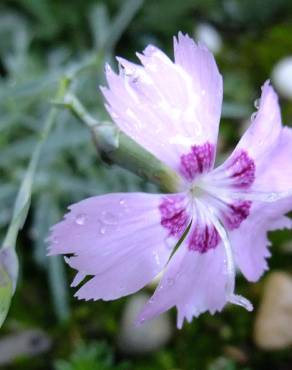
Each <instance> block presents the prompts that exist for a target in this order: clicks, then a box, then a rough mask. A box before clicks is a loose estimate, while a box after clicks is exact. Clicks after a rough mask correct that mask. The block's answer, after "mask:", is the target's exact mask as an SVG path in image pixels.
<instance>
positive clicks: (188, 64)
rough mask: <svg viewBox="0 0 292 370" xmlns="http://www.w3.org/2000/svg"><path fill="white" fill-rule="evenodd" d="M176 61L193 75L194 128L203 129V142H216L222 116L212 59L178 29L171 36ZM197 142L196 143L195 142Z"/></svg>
mask: <svg viewBox="0 0 292 370" xmlns="http://www.w3.org/2000/svg"><path fill="white" fill-rule="evenodd" d="M174 56H175V63H176V64H178V65H179V66H181V67H182V68H183V69H184V70H185V71H186V72H187V73H188V74H189V75H190V76H191V78H192V82H193V88H194V91H195V92H196V95H197V99H198V101H199V106H198V108H197V110H196V124H197V126H196V130H197V129H198V128H200V129H202V130H203V131H204V135H206V136H205V138H206V141H208V142H210V143H212V144H216V142H217V135H218V128H219V122H220V116H221V105H222V96H223V82H222V76H221V75H220V73H219V71H218V68H217V65H216V62H215V59H214V57H213V55H212V54H211V53H210V52H209V50H208V49H207V48H206V47H205V46H204V45H202V44H198V45H197V44H196V43H195V42H194V40H193V39H191V38H190V37H189V36H188V35H183V34H182V33H181V32H180V33H179V34H178V38H177V39H176V38H174ZM196 144H197V143H196Z"/></svg>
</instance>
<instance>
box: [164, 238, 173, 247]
mask: <svg viewBox="0 0 292 370" xmlns="http://www.w3.org/2000/svg"><path fill="white" fill-rule="evenodd" d="M164 242H165V245H166V247H167V248H168V249H172V248H173V247H174V245H175V244H174V242H173V239H172V238H171V237H169V236H167V237H166V238H165V239H164Z"/></svg>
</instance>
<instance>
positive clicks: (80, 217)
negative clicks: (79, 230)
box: [75, 213, 86, 226]
mask: <svg viewBox="0 0 292 370" xmlns="http://www.w3.org/2000/svg"><path fill="white" fill-rule="evenodd" d="M85 221H86V215H85V214H84V213H80V214H79V215H77V216H76V218H75V223H76V224H77V225H79V226H82V225H84V224H85Z"/></svg>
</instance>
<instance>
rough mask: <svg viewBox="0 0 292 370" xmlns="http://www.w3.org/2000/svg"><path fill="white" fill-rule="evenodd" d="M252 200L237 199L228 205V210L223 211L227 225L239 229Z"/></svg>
mask: <svg viewBox="0 0 292 370" xmlns="http://www.w3.org/2000/svg"><path fill="white" fill-rule="evenodd" d="M251 204H252V202H250V201H241V200H239V201H236V202H234V203H233V204H229V205H228V211H225V212H224V213H223V220H224V223H225V225H226V226H227V227H228V228H229V229H230V230H234V229H237V228H238V227H239V226H240V224H241V223H242V221H243V220H245V219H246V218H247V217H248V215H249V211H250V207H251Z"/></svg>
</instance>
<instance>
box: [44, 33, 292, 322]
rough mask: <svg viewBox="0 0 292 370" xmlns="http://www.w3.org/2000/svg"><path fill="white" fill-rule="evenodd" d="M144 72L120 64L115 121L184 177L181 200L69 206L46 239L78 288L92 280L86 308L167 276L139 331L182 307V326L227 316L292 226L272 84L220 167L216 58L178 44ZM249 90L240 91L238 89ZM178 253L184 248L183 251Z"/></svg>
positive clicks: (288, 173)
mask: <svg viewBox="0 0 292 370" xmlns="http://www.w3.org/2000/svg"><path fill="white" fill-rule="evenodd" d="M137 55H138V58H139V59H140V61H141V63H142V65H137V64H134V63H131V62H128V61H126V60H124V59H122V58H118V61H119V64H120V72H119V74H115V73H114V72H113V71H112V70H111V69H110V68H109V67H108V66H107V67H106V77H107V82H108V88H102V92H103V94H104V96H105V98H106V100H107V105H106V107H107V109H108V112H109V114H110V115H111V117H112V119H113V121H114V122H115V123H116V124H117V126H118V127H119V128H120V130H122V131H123V132H124V133H125V134H126V135H128V136H129V137H131V138H132V139H133V140H135V141H136V142H137V143H139V144H140V145H141V146H143V147H144V148H145V149H147V150H148V151H149V152H151V153H152V154H153V155H154V156H155V157H157V158H158V159H159V160H160V161H163V162H164V163H165V164H166V165H168V166H169V167H170V168H171V169H172V170H175V171H176V173H177V174H178V175H179V177H180V184H179V186H178V188H177V193H173V194H144V193H119V194H107V195H103V196H96V197H92V198H88V199H85V200H83V201H81V202H79V203H76V204H74V205H72V206H71V207H70V212H69V213H68V214H67V215H66V216H65V219H64V220H63V221H61V222H60V223H58V224H57V225H55V226H54V227H53V229H52V232H51V236H50V238H49V243H50V254H73V256H71V257H66V261H67V263H68V264H69V265H70V266H71V267H72V268H74V269H76V270H77V275H76V277H75V279H74V281H73V283H72V286H73V287H76V286H77V285H79V284H80V283H81V282H82V281H83V280H84V278H85V277H86V276H91V279H90V280H88V279H87V280H86V282H85V283H84V284H83V285H82V286H81V288H80V289H79V290H78V292H77V293H76V296H77V297H78V298H80V299H86V300H89V299H94V300H97V299H103V300H113V299H117V298H119V297H122V296H126V295H128V294H131V293H134V292H136V291H138V290H139V289H141V288H143V287H144V286H145V285H146V284H148V283H149V282H150V281H151V280H152V279H153V278H154V277H155V276H156V275H157V274H159V273H160V272H163V275H162V278H161V280H160V282H159V284H158V286H157V288H156V290H155V292H154V294H153V296H152V297H151V299H150V300H149V302H148V303H147V304H146V306H145V307H144V309H143V310H142V312H141V313H140V315H139V318H138V321H140V322H143V321H144V320H147V319H150V318H153V317H154V316H156V315H158V314H161V313H162V312H164V311H166V310H168V309H170V308H171V307H173V306H176V308H177V311H178V319H177V325H178V327H181V326H182V324H183V321H184V319H185V318H186V319H187V320H188V321H191V319H192V317H193V316H198V315H199V314H200V313H202V312H205V311H210V312H211V313H214V312H216V311H220V310H222V308H223V307H224V305H225V304H226V303H228V302H230V303H235V304H238V305H241V306H244V307H245V308H246V309H248V310H252V305H251V303H250V302H249V301H248V300H247V299H246V298H244V297H242V296H239V295H236V294H235V292H234V289H235V274H236V268H239V269H240V270H241V272H242V273H243V275H244V276H245V277H246V278H247V279H248V280H249V281H257V280H258V279H259V277H260V276H261V275H262V273H263V272H264V270H266V269H267V262H266V258H267V257H269V255H270V253H269V250H268V246H269V241H268V239H267V232H268V231H270V230H275V229H282V228H291V227H292V223H291V220H290V219H289V218H287V217H286V216H284V215H285V214H286V213H287V212H289V211H290V210H291V209H292V197H291V189H292V165H291V158H292V130H291V129H290V128H288V127H283V126H282V123H281V116H280V110H279V105H278V99H277V95H276V94H275V92H274V90H273V88H272V87H271V85H270V84H269V82H266V83H265V84H264V85H263V87H262V94H261V98H260V100H259V102H258V107H257V108H258V109H257V112H256V113H255V114H253V116H252V118H251V123H250V126H249V128H248V129H247V131H246V132H245V134H244V135H243V137H242V138H241V139H240V141H239V143H238V144H237V146H236V147H235V149H234V150H233V152H232V153H231V155H230V156H229V157H228V158H227V159H226V160H225V162H224V163H223V164H221V165H219V166H218V167H216V168H214V161H215V153H216V143H217V135H218V127H219V120H220V114H221V105H222V90H223V89H222V77H221V75H220V74H219V72H218V69H217V66H216V63H215V61H214V58H213V56H212V55H211V53H210V52H209V51H208V50H207V49H206V48H205V47H204V46H202V45H197V44H196V43H195V42H194V41H193V40H192V39H191V38H189V37H188V36H187V35H183V34H181V33H180V34H179V35H178V37H177V38H174V62H173V61H172V60H170V59H169V58H168V57H167V56H166V55H165V54H164V53H163V52H162V51H161V50H159V49H158V48H156V47H154V46H152V45H150V46H148V47H147V48H146V49H145V50H144V52H143V54H137ZM238 88H240V86H239V87H238ZM175 247H176V248H175Z"/></svg>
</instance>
